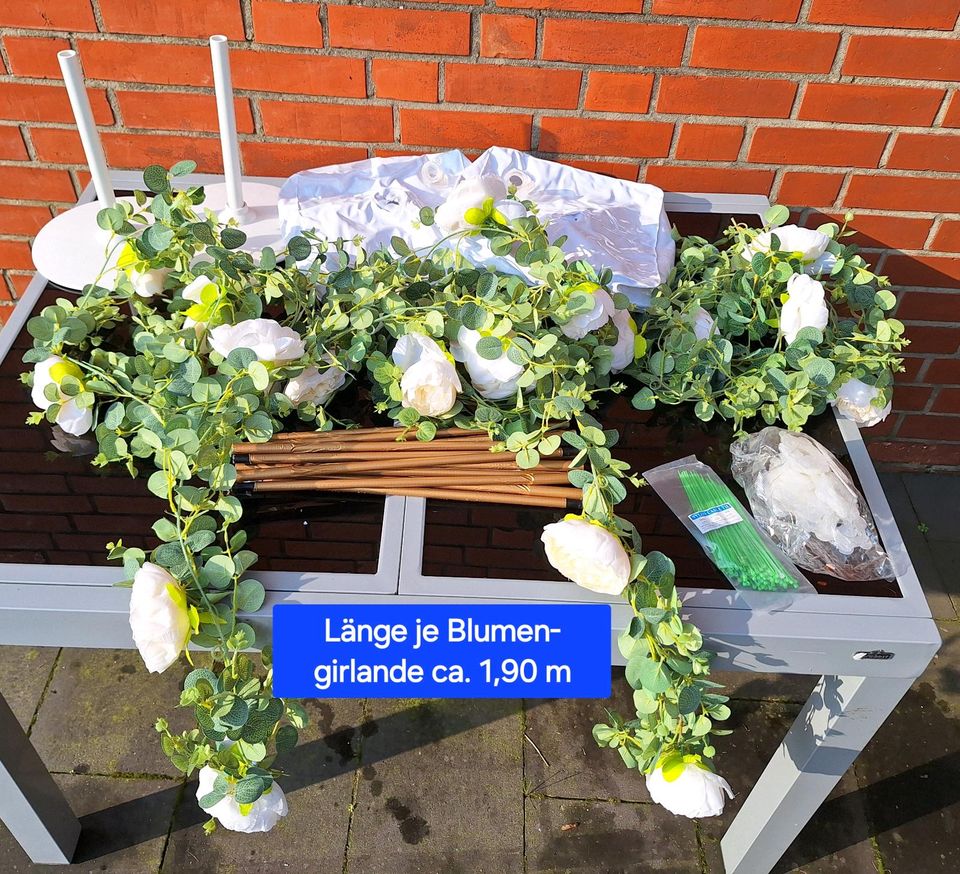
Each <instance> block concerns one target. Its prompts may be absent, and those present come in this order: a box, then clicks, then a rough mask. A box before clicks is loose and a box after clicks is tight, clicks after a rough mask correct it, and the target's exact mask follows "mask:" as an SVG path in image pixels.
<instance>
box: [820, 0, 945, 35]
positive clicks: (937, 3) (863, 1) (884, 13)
mask: <svg viewBox="0 0 960 874" xmlns="http://www.w3.org/2000/svg"><path fill="white" fill-rule="evenodd" d="M958 12H960V2H957V0H923V2H922V3H904V2H903V0H813V6H811V7H810V11H809V12H808V13H807V20H808V21H810V22H813V23H814V24H856V25H858V26H860V27H902V28H910V29H912V30H953V25H954V22H955V21H956V20H957V13H958Z"/></svg>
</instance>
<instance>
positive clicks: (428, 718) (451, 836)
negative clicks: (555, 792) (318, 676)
mask: <svg viewBox="0 0 960 874" xmlns="http://www.w3.org/2000/svg"><path fill="white" fill-rule="evenodd" d="M370 707H371V712H370V721H369V722H368V724H367V732H366V736H365V737H364V739H363V749H362V753H361V759H362V762H363V767H362V769H361V771H360V777H361V779H360V781H359V786H358V791H357V799H356V807H355V810H354V814H353V822H352V825H351V828H350V848H349V852H348V856H347V868H346V871H347V872H348V874H412V872H423V874H436V872H443V874H513V872H517V874H519V872H521V871H522V870H523V761H522V752H521V744H522V743H523V738H522V735H521V731H520V726H521V723H520V702H519V701H509V700H480V701H476V700H456V699H446V700H440V701H437V700H430V701H395V700H390V701H387V700H382V701H371V702H370Z"/></svg>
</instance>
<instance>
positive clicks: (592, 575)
mask: <svg viewBox="0 0 960 874" xmlns="http://www.w3.org/2000/svg"><path fill="white" fill-rule="evenodd" d="M540 539H541V540H542V541H543V546H544V549H545V550H546V553H547V560H548V561H549V562H550V564H552V565H553V566H554V567H555V568H556V569H557V570H558V571H560V573H562V574H563V575H564V576H565V577H566V578H567V579H569V580H572V581H573V582H574V583H576V584H577V585H578V586H583V588H585V589H589V590H590V591H591V592H600V593H601V594H604V595H619V594H620V593H621V592H622V591H623V590H624V588H625V587H626V585H627V583H628V582H629V581H630V558H629V556H628V555H627V551H626V550H625V549H624V548H623V544H622V543H621V542H620V540H619V539H618V538H617V537H616V535H614V534H611V533H610V532H609V531H608V530H607V529H606V528H604V527H603V526H602V525H597V524H594V523H593V522H587V521H586V520H585V519H579V518H576V517H572V518H567V519H563V520H561V521H560V522H553V523H551V524H550V525H545V526H544V528H543V534H541V535H540Z"/></svg>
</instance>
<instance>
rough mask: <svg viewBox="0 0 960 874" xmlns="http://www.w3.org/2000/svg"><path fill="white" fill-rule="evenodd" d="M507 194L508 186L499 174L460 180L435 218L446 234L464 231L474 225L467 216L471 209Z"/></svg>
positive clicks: (438, 208) (478, 207)
mask: <svg viewBox="0 0 960 874" xmlns="http://www.w3.org/2000/svg"><path fill="white" fill-rule="evenodd" d="M506 196H507V186H506V185H505V184H504V183H503V180H502V179H501V178H500V177H499V176H479V177H477V178H475V179H464V180H462V181H461V182H458V183H457V184H456V185H455V186H454V187H453V190H452V191H451V192H450V194H449V195H448V196H447V199H446V200H445V201H444V202H443V203H441V204H440V206H438V207H437V209H436V211H435V212H434V220H435V221H436V223H437V227H439V228H440V230H441V231H443V232H444V233H445V234H452V233H454V232H455V231H464V230H466V229H467V228H470V227H472V224H471V223H470V222H468V221H467V220H466V218H465V215H466V212H467V210H469V209H480V208H481V207H482V206H483V204H484V201H486V200H488V199H490V198H493V201H494V203H496V202H497V201H499V200H502V199H503V198H505V197H506Z"/></svg>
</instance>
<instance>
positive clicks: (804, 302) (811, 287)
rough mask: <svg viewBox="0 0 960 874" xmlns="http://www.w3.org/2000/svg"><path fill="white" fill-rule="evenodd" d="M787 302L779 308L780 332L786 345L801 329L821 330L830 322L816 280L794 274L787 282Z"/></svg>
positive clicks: (828, 313)
mask: <svg viewBox="0 0 960 874" xmlns="http://www.w3.org/2000/svg"><path fill="white" fill-rule="evenodd" d="M787 294H788V295H789V297H788V298H787V302H786V303H785V304H784V305H783V306H782V307H781V308H780V332H781V333H782V334H783V336H784V337H785V338H786V341H787V342H788V343H792V342H793V341H794V340H796V339H797V334H798V333H799V332H800V329H801V328H819V329H820V330H823V329H824V328H825V327H826V326H827V322H828V321H829V320H830V311H829V310H828V309H827V304H826V301H825V299H824V290H823V286H822V285H821V284H820V283H819V282H817V280H816V279H811V278H810V277H809V276H807V275H805V274H800V273H795V274H794V275H793V276H791V277H790V279H789V280H787Z"/></svg>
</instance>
